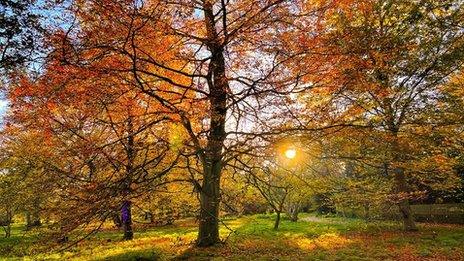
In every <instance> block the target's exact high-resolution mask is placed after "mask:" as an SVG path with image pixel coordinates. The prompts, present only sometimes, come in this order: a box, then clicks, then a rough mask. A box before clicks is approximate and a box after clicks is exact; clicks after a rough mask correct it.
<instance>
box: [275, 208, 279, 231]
mask: <svg viewBox="0 0 464 261" xmlns="http://www.w3.org/2000/svg"><path fill="white" fill-rule="evenodd" d="M279 225H280V211H277V216H276V219H275V222H274V229H275V230H277V229H279Z"/></svg>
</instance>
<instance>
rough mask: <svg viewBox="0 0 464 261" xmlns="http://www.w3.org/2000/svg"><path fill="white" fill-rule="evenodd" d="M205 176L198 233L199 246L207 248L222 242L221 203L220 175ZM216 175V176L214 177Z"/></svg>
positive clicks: (201, 193) (201, 194)
mask: <svg viewBox="0 0 464 261" xmlns="http://www.w3.org/2000/svg"><path fill="white" fill-rule="evenodd" d="M211 175H212V176H205V177H204V179H203V184H202V190H201V192H200V206H201V210H200V224H199V231H198V242H197V244H198V246H200V247H207V246H212V245H215V244H217V243H218V242H220V239H219V220H218V218H219V201H220V191H219V187H220V183H219V179H220V175H219V173H218V171H217V170H216V173H214V174H213V173H212V172H211ZM213 175H214V176H213Z"/></svg>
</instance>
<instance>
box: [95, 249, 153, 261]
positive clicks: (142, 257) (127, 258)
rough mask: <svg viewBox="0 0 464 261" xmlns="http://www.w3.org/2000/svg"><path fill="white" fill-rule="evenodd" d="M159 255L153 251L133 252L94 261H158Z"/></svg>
mask: <svg viewBox="0 0 464 261" xmlns="http://www.w3.org/2000/svg"><path fill="white" fill-rule="evenodd" d="M160 259H161V258H160V255H159V254H158V253H157V252H155V251H154V250H133V251H127V252H124V253H120V254H115V255H110V256H105V257H103V258H98V259H94V260H98V261H108V260H124V261H149V260H150V261H153V260H160Z"/></svg>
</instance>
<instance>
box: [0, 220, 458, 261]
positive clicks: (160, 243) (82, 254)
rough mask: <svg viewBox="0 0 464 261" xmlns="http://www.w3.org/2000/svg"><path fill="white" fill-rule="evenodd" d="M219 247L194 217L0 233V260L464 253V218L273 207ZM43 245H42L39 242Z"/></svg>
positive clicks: (451, 256)
mask: <svg viewBox="0 0 464 261" xmlns="http://www.w3.org/2000/svg"><path fill="white" fill-rule="evenodd" d="M225 224H226V225H227V226H228V227H229V228H231V229H233V230H234V232H232V233H231V232H230V230H229V229H227V228H226V227H225V226H222V228H221V234H222V235H223V236H224V237H227V236H229V234H230V236H229V237H228V238H227V241H226V242H225V243H224V244H223V245H221V246H217V247H211V248H206V249H197V248H195V247H193V243H192V242H193V241H194V239H195V237H196V230H197V228H196V224H195V221H194V220H193V219H192V220H181V221H178V222H176V223H175V224H174V225H172V226H165V227H157V228H145V229H142V228H138V231H137V230H136V233H135V239H134V240H132V241H122V240H121V239H120V237H121V233H120V232H119V231H113V230H105V231H103V232H100V233H98V234H97V235H95V236H93V237H91V238H88V239H86V240H84V241H82V242H80V243H79V244H78V245H77V246H75V247H73V248H70V249H68V250H66V251H64V252H58V253H57V252H50V251H48V252H43V249H44V248H43V246H42V247H39V246H37V244H32V242H33V241H34V240H35V237H36V234H34V232H28V233H24V232H23V231H22V229H21V227H20V226H19V225H18V226H16V227H15V228H14V230H13V232H14V234H13V236H12V237H11V238H9V239H3V238H1V239H0V260H4V259H6V260H172V259H174V260H464V226H462V225H461V226H457V225H437V224H421V225H420V231H419V232H414V233H406V232H402V231H401V228H400V224H398V223H394V222H365V221H363V220H359V219H344V218H335V217H331V218H327V217H324V218H321V217H315V216H310V215H302V218H301V219H300V221H298V222H291V221H289V220H286V219H284V220H283V221H282V224H281V227H280V229H279V230H277V231H275V230H273V229H272V226H273V216H272V215H255V216H246V217H240V218H229V219H226V220H225ZM39 249H41V250H42V253H39V252H38V250H39Z"/></svg>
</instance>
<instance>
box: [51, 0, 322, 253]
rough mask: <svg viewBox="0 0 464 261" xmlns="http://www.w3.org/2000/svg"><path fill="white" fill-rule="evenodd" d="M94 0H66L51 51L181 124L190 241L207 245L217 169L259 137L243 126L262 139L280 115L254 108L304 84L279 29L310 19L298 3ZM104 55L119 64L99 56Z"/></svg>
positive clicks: (273, 106)
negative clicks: (193, 207)
mask: <svg viewBox="0 0 464 261" xmlns="http://www.w3.org/2000/svg"><path fill="white" fill-rule="evenodd" d="M100 2H101V1H84V0H79V1H74V2H73V5H71V9H70V10H71V11H72V12H73V14H74V15H75V17H76V18H77V19H76V20H75V21H76V22H75V23H76V26H71V28H70V30H69V31H68V32H66V33H64V34H63V37H62V39H60V40H59V41H57V42H63V43H66V46H64V48H57V49H58V50H60V51H63V52H64V55H63V56H62V57H63V61H64V62H66V63H69V64H72V65H73V66H76V67H82V66H84V67H87V68H89V69H90V68H91V69H90V70H93V71H100V72H105V73H115V74H117V75H118V77H120V78H121V79H122V81H124V82H130V83H131V84H133V86H134V91H136V92H138V93H140V94H143V96H145V97H149V98H151V100H152V102H153V103H157V104H159V105H161V106H162V107H163V111H164V112H165V113H167V114H169V115H171V116H172V118H171V119H173V120H175V121H177V123H178V124H180V125H181V126H183V128H184V129H185V133H187V134H188V136H189V139H188V142H186V146H185V147H186V148H187V149H188V150H189V152H188V153H185V154H184V156H185V158H188V159H185V160H186V161H188V162H190V163H191V164H189V166H188V167H187V168H188V169H189V172H190V173H193V177H195V180H192V182H193V183H194V184H195V186H196V187H197V188H198V191H199V193H200V208H201V209H200V222H199V234H198V245H199V246H210V245H214V244H216V243H218V242H219V241H220V240H219V229H218V224H219V220H218V218H219V216H218V215H219V203H220V194H221V193H220V180H221V173H222V171H223V169H224V167H225V166H231V165H233V164H229V162H230V161H232V160H233V159H234V158H236V157H238V156H239V155H241V154H243V153H244V152H246V151H247V150H250V148H249V144H252V143H251V141H253V140H258V139H259V138H260V137H261V136H262V135H260V133H257V132H255V131H249V130H248V129H244V128H243V127H241V126H242V125H243V124H244V123H246V122H248V123H250V122H254V123H253V124H255V125H262V128H261V129H262V130H263V133H261V134H263V135H264V134H266V135H269V130H270V129H273V128H274V127H275V126H277V125H278V123H277V122H278V121H277V120H278V119H276V118H275V117H273V116H269V115H266V114H265V113H261V112H264V111H265V110H274V111H279V110H284V111H285V110H286V107H285V106H284V103H285V102H284V101H283V100H280V99H279V97H286V96H287V95H288V94H290V93H292V92H301V91H303V90H304V89H306V88H309V86H308V85H307V84H305V85H302V84H300V80H299V78H300V76H301V75H302V74H307V73H308V72H307V71H303V70H299V71H298V72H296V73H295V74H296V76H295V75H293V74H288V72H289V71H288V70H287V68H288V66H290V64H289V63H287V61H288V60H289V59H294V58H295V57H299V56H303V55H305V54H303V53H292V52H284V51H282V50H284V48H283V46H285V45H286V44H287V42H288V38H287V34H286V33H287V32H289V31H291V30H297V31H299V32H302V33H307V31H308V30H313V29H314V28H305V29H301V28H300V27H298V25H297V24H296V20H299V22H301V23H303V22H304V21H311V19H313V18H314V17H315V15H314V13H313V12H311V10H309V9H308V6H309V5H306V4H307V3H306V2H305V1H301V2H300V1H298V2H288V1H282V0H273V1H246V2H240V1H210V0H205V1H197V2H191V1H182V0H180V1H123V2H120V1H104V2H105V4H104V5H102V4H100ZM294 23H295V24H294ZM149 35H152V36H153V37H151V38H149V37H148V36H149ZM306 54H307V53H306ZM110 57H120V58H121V60H120V61H119V62H117V63H114V62H111V63H110V62H108V63H107V62H103V61H108V60H111V58H110ZM311 69H312V70H314V68H311ZM311 69H308V71H311ZM228 117H229V120H228V119H227V118H228Z"/></svg>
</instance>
